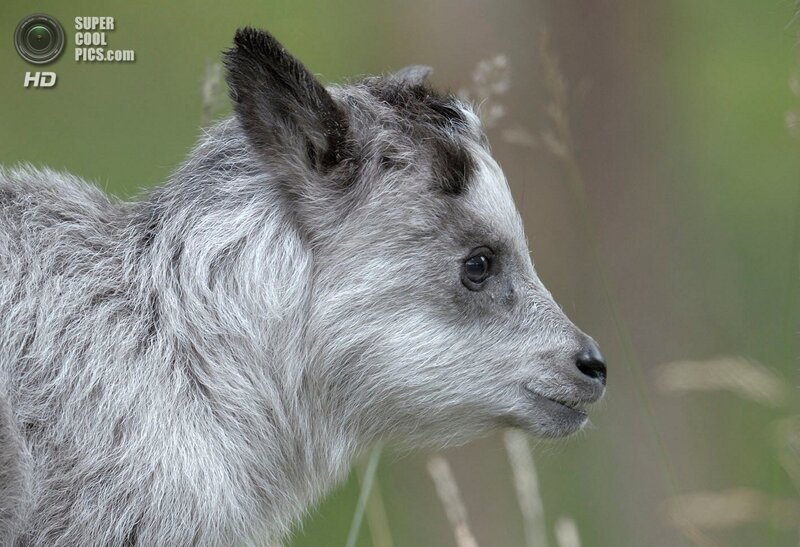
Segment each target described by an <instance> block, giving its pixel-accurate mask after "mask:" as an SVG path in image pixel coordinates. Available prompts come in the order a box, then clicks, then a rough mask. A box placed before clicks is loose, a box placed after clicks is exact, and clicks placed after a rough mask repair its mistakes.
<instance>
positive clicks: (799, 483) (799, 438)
mask: <svg viewBox="0 0 800 547" xmlns="http://www.w3.org/2000/svg"><path fill="white" fill-rule="evenodd" d="M775 431H776V440H777V445H778V459H779V461H780V462H781V465H782V466H783V468H784V469H785V470H786V474H787V475H789V478H791V479H792V482H793V483H794V487H795V489H796V490H797V492H798V493H800V416H791V417H789V418H785V419H783V420H781V421H780V422H778V424H777V426H776V428H775Z"/></svg>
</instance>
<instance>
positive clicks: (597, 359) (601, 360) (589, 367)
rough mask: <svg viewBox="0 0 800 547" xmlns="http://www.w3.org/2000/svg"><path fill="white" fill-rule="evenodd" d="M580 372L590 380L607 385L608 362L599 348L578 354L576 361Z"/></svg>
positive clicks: (593, 347) (595, 347) (594, 347)
mask: <svg viewBox="0 0 800 547" xmlns="http://www.w3.org/2000/svg"><path fill="white" fill-rule="evenodd" d="M575 364H576V365H577V366H578V370H580V371H581V372H582V373H584V374H585V375H586V376H588V377H589V378H592V379H595V380H599V381H600V383H602V384H603V385H605V383H606V360H605V357H603V354H602V353H600V349H599V348H598V347H597V346H592V347H591V348H590V349H588V350H585V351H582V352H581V353H579V354H578V357H577V359H576V361H575Z"/></svg>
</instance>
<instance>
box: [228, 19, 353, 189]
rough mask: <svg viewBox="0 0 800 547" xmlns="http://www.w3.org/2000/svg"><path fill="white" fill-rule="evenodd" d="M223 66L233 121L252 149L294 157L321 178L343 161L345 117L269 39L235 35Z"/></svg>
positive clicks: (253, 32) (250, 32)
mask: <svg viewBox="0 0 800 547" xmlns="http://www.w3.org/2000/svg"><path fill="white" fill-rule="evenodd" d="M225 65H226V67H227V70H228V74H227V79H228V86H229V88H230V95H231V98H232V100H233V103H234V109H235V111H236V115H237V117H238V119H239V122H240V123H241V124H242V127H243V128H244V130H245V132H246V133H247V136H248V137H249V139H250V141H251V142H252V143H253V145H254V146H255V147H256V148H257V149H259V150H262V151H263V152H264V153H265V154H266V155H267V156H268V157H275V158H278V157H282V158H286V157H289V158H294V157H297V156H298V155H299V156H301V158H300V159H301V160H302V162H303V163H304V164H306V165H308V166H309V167H310V168H312V169H315V170H317V171H319V172H323V173H324V172H326V171H328V170H330V169H332V168H333V167H335V166H336V165H337V164H338V163H339V162H341V161H342V160H343V159H344V158H345V157H346V155H347V154H348V148H349V146H348V145H349V141H350V139H349V124H348V119H347V114H346V113H345V111H344V110H343V109H342V107H341V106H340V105H339V104H338V103H337V102H336V100H335V99H334V98H333V97H331V95H330V93H328V91H327V90H326V89H325V87H324V86H323V85H322V84H321V83H320V82H319V81H318V80H317V79H316V78H315V77H314V75H313V74H312V73H311V72H309V70H308V69H307V68H306V67H305V66H303V64H302V63H301V62H300V61H298V60H297V59H295V58H294V57H293V56H292V55H291V54H290V53H289V52H288V51H286V48H284V47H283V46H282V45H281V44H280V43H279V42H278V41H277V40H276V39H275V38H274V37H272V35H270V34H269V33H267V32H264V31H260V30H257V29H253V28H249V27H246V28H243V29H239V30H238V31H237V32H236V37H235V38H234V46H233V47H232V48H231V49H230V50H228V51H227V52H226V53H225Z"/></svg>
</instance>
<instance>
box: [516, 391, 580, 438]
mask: <svg viewBox="0 0 800 547" xmlns="http://www.w3.org/2000/svg"><path fill="white" fill-rule="evenodd" d="M510 422H511V425H512V426H514V427H516V428H519V429H522V430H524V431H525V432H527V433H529V434H531V435H534V436H536V437H543V438H550V439H553V438H559V437H566V436H568V435H572V434H574V433H577V432H578V431H580V430H581V429H583V427H584V426H585V425H586V424H587V423H588V422H589V414H588V412H587V411H586V409H585V408H583V406H582V405H580V404H573V403H568V402H565V401H558V400H555V399H551V398H549V397H545V396H543V395H539V394H537V393H533V392H530V393H528V397H527V398H526V401H525V404H524V405H522V406H521V407H520V408H518V409H517V412H515V413H514V414H513V416H511V417H510Z"/></svg>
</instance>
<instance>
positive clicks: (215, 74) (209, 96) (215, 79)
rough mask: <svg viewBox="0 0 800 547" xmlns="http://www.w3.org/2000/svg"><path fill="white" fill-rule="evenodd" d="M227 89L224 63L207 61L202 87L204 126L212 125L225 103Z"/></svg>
mask: <svg viewBox="0 0 800 547" xmlns="http://www.w3.org/2000/svg"><path fill="white" fill-rule="evenodd" d="M225 89H226V87H225V78H224V77H223V70H222V63H213V62H211V61H210V60H208V59H206V66H205V73H204V75H203V81H202V83H201V86H200V97H201V99H202V105H203V117H202V125H203V126H207V125H208V124H210V123H211V120H212V119H214V115H215V114H216V113H217V112H218V111H219V109H220V108H221V107H222V105H223V104H224V103H225Z"/></svg>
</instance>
